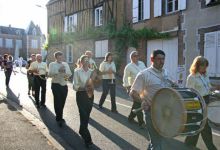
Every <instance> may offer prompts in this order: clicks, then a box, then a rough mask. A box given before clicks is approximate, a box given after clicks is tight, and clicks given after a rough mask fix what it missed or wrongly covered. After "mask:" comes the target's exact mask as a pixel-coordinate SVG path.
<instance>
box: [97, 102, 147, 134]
mask: <svg viewBox="0 0 220 150" xmlns="http://www.w3.org/2000/svg"><path fill="white" fill-rule="evenodd" d="M93 107H94V108H96V109H97V110H98V111H100V112H102V113H105V114H106V115H107V116H109V117H110V118H112V119H114V120H116V121H117V122H119V123H121V124H123V125H124V126H126V127H127V128H129V129H131V130H132V131H135V132H136V133H138V134H140V135H142V136H144V137H145V138H147V130H145V129H141V128H139V126H138V123H137V122H135V123H128V117H127V116H124V115H122V114H120V113H118V114H115V113H112V112H111V110H109V109H107V108H103V109H100V108H99V106H98V104H95V103H94V104H93Z"/></svg>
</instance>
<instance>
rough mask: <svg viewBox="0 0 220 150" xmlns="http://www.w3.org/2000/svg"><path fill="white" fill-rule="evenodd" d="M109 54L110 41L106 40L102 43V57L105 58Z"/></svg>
mask: <svg viewBox="0 0 220 150" xmlns="http://www.w3.org/2000/svg"><path fill="white" fill-rule="evenodd" d="M107 52H108V40H104V41H102V56H103V57H104V56H105V54H106V53H107Z"/></svg>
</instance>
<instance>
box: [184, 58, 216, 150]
mask: <svg viewBox="0 0 220 150" xmlns="http://www.w3.org/2000/svg"><path fill="white" fill-rule="evenodd" d="M208 65H209V63H208V60H207V59H206V58H204V57H203V56H197V57H196V58H195V59H194V61H193V63H192V65H191V67H190V74H189V76H188V77H187V82H186V87H188V88H193V89H195V90H197V91H198V92H199V94H200V95H201V96H203V98H204V100H205V102H206V104H208V103H209V94H210V93H211V90H212V89H214V88H213V87H211V84H210V81H209V76H208V74H207V71H206V70H207V67H208ZM199 134H200V133H198V134H197V135H194V136H188V137H186V139H185V143H186V144H187V145H189V146H191V147H196V144H197V142H198V138H199ZM201 136H202V139H203V141H204V142H205V145H206V147H207V148H208V149H209V150H217V148H216V147H215V145H214V143H213V140H212V130H211V127H210V126H209V123H208V120H207V122H206V125H205V127H204V129H203V130H202V131H201Z"/></svg>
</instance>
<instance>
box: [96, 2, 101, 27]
mask: <svg viewBox="0 0 220 150" xmlns="http://www.w3.org/2000/svg"><path fill="white" fill-rule="evenodd" d="M101 25H102V6H101V7H98V8H96V9H95V26H101Z"/></svg>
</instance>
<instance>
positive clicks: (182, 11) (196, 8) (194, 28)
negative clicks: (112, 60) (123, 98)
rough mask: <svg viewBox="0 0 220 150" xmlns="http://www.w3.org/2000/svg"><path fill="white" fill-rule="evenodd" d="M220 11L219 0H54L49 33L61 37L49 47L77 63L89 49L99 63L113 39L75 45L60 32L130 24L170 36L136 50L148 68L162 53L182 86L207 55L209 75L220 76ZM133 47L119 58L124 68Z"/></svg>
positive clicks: (87, 40)
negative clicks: (153, 56)
mask: <svg viewBox="0 0 220 150" xmlns="http://www.w3.org/2000/svg"><path fill="white" fill-rule="evenodd" d="M219 7H220V6H219V0H105V1H104V0H93V1H87V0H65V1H64V0H50V1H49V3H48V4H47V9H48V23H49V24H48V30H49V31H50V32H49V34H50V36H51V37H53V35H54V34H53V33H56V34H57V36H55V37H56V38H57V39H58V40H57V42H54V43H52V44H51V45H50V46H51V48H52V49H54V50H57V49H59V50H63V51H64V53H65V56H66V59H67V62H69V63H74V62H76V60H77V58H78V57H79V56H80V55H81V54H83V53H84V52H85V50H92V51H93V53H94V58H95V59H96V61H97V62H100V61H101V60H103V57H104V54H105V53H106V52H108V51H111V49H113V48H115V47H114V46H115V45H114V44H115V43H114V41H113V40H112V39H109V38H108V37H107V36H99V37H96V38H88V37H87V36H86V35H85V37H84V38H82V37H81V38H78V39H73V40H72V41H71V39H66V38H64V37H63V36H61V35H62V33H73V34H74V33H77V34H78V33H83V32H84V31H86V30H88V29H90V28H92V29H94V30H95V29H98V28H100V27H102V26H104V25H106V24H108V23H109V22H110V21H111V20H112V19H114V20H115V24H116V30H117V29H120V27H121V26H122V25H124V24H129V25H130V26H131V27H132V28H133V29H134V30H140V29H143V28H147V29H153V30H154V31H156V32H159V33H168V34H169V37H168V38H162V39H161V38H153V39H152V38H151V39H148V38H145V39H139V41H138V46H136V49H137V50H138V51H139V53H140V55H141V59H142V60H143V61H144V62H146V65H147V66H150V63H151V62H150V54H151V52H152V51H153V50H154V49H162V50H164V51H165V53H166V61H165V66H164V67H165V69H167V70H168V72H169V74H170V75H171V76H172V78H173V80H175V81H177V82H178V83H179V85H180V86H184V84H185V80H186V76H187V75H188V74H189V72H188V70H189V67H190V65H191V63H192V60H193V59H194V58H195V57H196V56H197V55H204V56H205V57H207V58H208V60H209V61H210V64H212V65H211V66H210V70H209V72H210V74H211V76H213V77H219V76H220V74H219V73H220V69H219V68H220V67H219V64H220V63H219V60H220V59H218V58H219V57H220V54H219V39H220V38H219V37H220V33H219V30H220V27H219V25H220V22H219V19H216V18H218V16H219V15H220V12H219V11H220V9H219ZM51 33H52V34H51ZM58 33H59V34H58ZM134 49H135V48H133V47H127V48H126V49H124V51H125V54H124V55H125V56H124V57H122V58H121V59H123V61H124V64H126V62H128V61H129V54H130V52H131V51H132V50H134ZM213 58H214V59H213ZM124 64H122V66H124ZM122 68H123V67H122ZM122 70H123V69H122ZM122 70H121V72H122Z"/></svg>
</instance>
